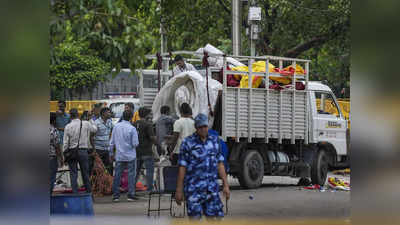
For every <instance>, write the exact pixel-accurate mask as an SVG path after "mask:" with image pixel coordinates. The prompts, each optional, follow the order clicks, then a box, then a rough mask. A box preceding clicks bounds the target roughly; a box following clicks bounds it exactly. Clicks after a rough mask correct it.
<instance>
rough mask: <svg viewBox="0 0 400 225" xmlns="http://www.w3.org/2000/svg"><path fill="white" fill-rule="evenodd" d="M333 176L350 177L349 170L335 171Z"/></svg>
mask: <svg viewBox="0 0 400 225" xmlns="http://www.w3.org/2000/svg"><path fill="white" fill-rule="evenodd" d="M332 173H333V174H335V175H343V176H344V175H350V168H347V169H344V170H335V171H333V172H332Z"/></svg>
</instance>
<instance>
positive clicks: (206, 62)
mask: <svg viewBox="0 0 400 225" xmlns="http://www.w3.org/2000/svg"><path fill="white" fill-rule="evenodd" d="M203 66H204V67H206V89H207V101H208V110H209V111H210V116H214V112H213V111H212V107H211V103H210V93H209V90H208V67H209V64H208V53H207V52H206V51H204V56H203Z"/></svg>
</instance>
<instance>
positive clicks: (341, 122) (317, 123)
mask: <svg viewBox="0 0 400 225" xmlns="http://www.w3.org/2000/svg"><path fill="white" fill-rule="evenodd" d="M308 88H309V90H310V103H312V104H311V107H310V109H311V115H312V119H311V120H310V122H311V123H312V124H311V126H310V127H312V129H311V130H310V132H311V135H310V142H311V143H324V144H329V145H332V147H333V148H334V149H335V151H336V155H337V157H338V158H337V161H338V162H340V161H342V157H343V156H346V155H347V149H346V148H347V141H346V138H347V137H346V133H347V120H346V119H345V118H344V116H343V113H342V111H341V109H340V107H339V104H338V102H337V100H336V97H335V95H334V94H333V92H332V90H331V89H330V88H329V87H328V86H327V85H324V84H322V83H321V82H315V81H311V82H309V87H308Z"/></svg>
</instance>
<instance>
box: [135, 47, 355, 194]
mask: <svg viewBox="0 0 400 225" xmlns="http://www.w3.org/2000/svg"><path fill="white" fill-rule="evenodd" d="M206 47H207V46H206ZM206 47H205V48H203V49H200V50H199V51H197V52H189V51H177V52H172V54H185V55H189V56H192V57H191V58H189V57H188V60H190V61H191V62H199V63H201V62H203V64H204V60H208V63H206V64H205V65H206V67H205V68H203V69H199V70H198V72H183V73H180V74H175V75H174V76H173V77H172V71H171V70H170V69H169V68H168V67H164V68H163V69H161V66H160V69H159V70H141V69H139V70H137V71H136V72H137V73H138V75H139V77H140V80H141V81H142V80H143V79H144V78H146V79H149V77H152V78H153V79H154V81H155V82H157V83H160V90H158V88H153V87H146V86H143V83H142V82H141V81H139V82H140V85H139V98H140V104H141V105H142V106H147V107H152V110H153V115H154V117H153V120H157V118H158V116H159V107H161V106H162V105H164V104H166V105H169V106H170V108H171V109H173V110H172V112H171V113H172V114H173V113H176V112H177V110H176V109H177V107H179V104H181V103H182V100H177V99H184V100H185V101H187V103H189V105H191V107H192V108H193V109H194V110H193V116H196V115H197V113H200V112H202V113H206V114H208V115H209V117H210V118H211V119H210V121H209V122H210V126H209V127H210V128H214V129H215V130H217V131H218V132H219V135H220V137H221V138H222V139H223V140H224V141H225V142H226V144H227V146H228V149H229V154H228V159H227V160H228V164H229V167H230V171H229V174H230V175H232V176H234V177H237V178H238V179H239V182H240V184H241V186H243V187H245V188H257V187H259V186H260V185H261V183H262V179H263V177H264V176H265V175H267V176H292V177H300V178H305V179H311V182H312V183H314V184H319V185H324V184H325V183H326V178H327V172H328V169H329V167H336V166H344V165H347V163H348V154H347V151H348V137H347V136H346V132H347V121H346V119H345V118H344V116H343V113H342V111H341V109H340V107H339V104H338V102H337V100H336V97H335V95H334V94H333V93H332V90H331V89H330V88H329V87H328V86H326V85H324V84H322V83H320V82H315V81H309V71H310V70H309V69H310V68H309V64H310V61H309V60H305V59H294V58H284V57H276V56H259V57H251V56H227V55H225V54H223V53H222V54H221V53H220V52H217V53H212V52H207V51H206V50H205V49H206ZM208 49H210V48H208ZM201 50H202V51H203V53H201ZM214 52H215V51H214ZM172 54H170V53H167V54H159V56H158V60H159V61H163V62H164V63H165V64H164V65H169V61H171V60H172V57H171V55H172ZM147 57H148V58H152V59H157V56H156V55H148V56H147ZM210 62H214V63H210ZM232 62H233V63H232ZM246 64H247V65H246ZM275 65H277V67H275ZM238 67H239V69H238ZM235 68H236V69H235ZM232 77H235V79H237V80H238V81H239V82H237V83H238V85H236V86H232V85H229V84H228V83H229V82H228V81H229V78H232ZM213 78H215V79H213ZM239 79H240V80H239ZM263 83H264V85H262V84H263ZM153 86H154V85H153ZM181 86H185V87H186V88H187V90H188V91H187V92H186V97H183V98H179V97H178V95H177V93H176V92H177V90H178V89H179V88H180V87H181ZM208 99H210V100H208ZM317 102H318V104H317ZM328 104H329V105H330V106H329V107H331V108H330V111H329V112H328V111H326V109H327V108H328ZM332 107H333V108H335V110H336V113H332V112H331V111H332Z"/></svg>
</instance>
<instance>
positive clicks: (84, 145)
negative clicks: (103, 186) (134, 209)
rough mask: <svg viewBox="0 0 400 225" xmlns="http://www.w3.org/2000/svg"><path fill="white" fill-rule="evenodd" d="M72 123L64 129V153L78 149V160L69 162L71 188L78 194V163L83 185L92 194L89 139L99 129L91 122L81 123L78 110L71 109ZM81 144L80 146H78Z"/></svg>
mask: <svg viewBox="0 0 400 225" xmlns="http://www.w3.org/2000/svg"><path fill="white" fill-rule="evenodd" d="M69 113H70V116H71V119H72V121H71V122H70V123H69V124H67V126H66V127H65V129H64V146H63V151H65V150H67V149H68V148H76V147H78V148H79V150H78V158H77V159H76V160H70V161H68V162H67V163H68V166H69V169H70V177H71V186H72V192H73V193H78V183H77V179H78V167H77V166H78V163H79V167H80V169H81V174H82V179H83V183H84V185H85V188H86V192H87V193H90V192H91V190H92V189H91V186H90V181H89V176H90V174H89V161H88V149H89V137H90V134H91V133H96V131H97V127H96V126H95V125H94V124H92V123H90V122H89V121H81V120H80V119H79V114H78V110H77V109H75V108H74V109H71V110H70V111H69ZM78 143H79V146H78Z"/></svg>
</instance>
